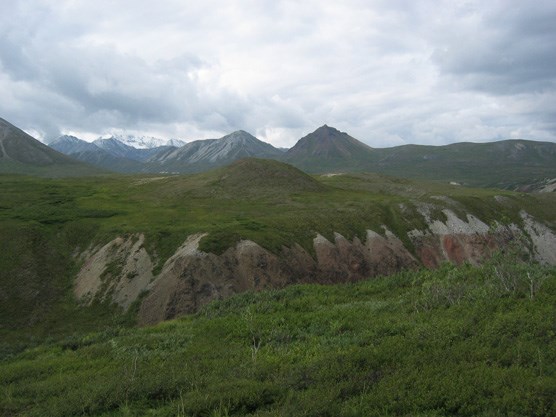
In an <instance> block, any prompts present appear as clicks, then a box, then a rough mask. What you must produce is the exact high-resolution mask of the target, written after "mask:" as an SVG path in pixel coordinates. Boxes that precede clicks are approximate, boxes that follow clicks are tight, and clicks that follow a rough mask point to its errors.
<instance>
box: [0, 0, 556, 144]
mask: <svg viewBox="0 0 556 417" xmlns="http://www.w3.org/2000/svg"><path fill="white" fill-rule="evenodd" d="M2 3H5V4H4V6H5V7H2V13H1V14H0V117H2V118H4V119H6V120H8V121H9V122H11V123H13V124H15V125H16V126H18V127H20V128H22V129H23V130H25V131H26V132H28V133H30V134H31V135H33V136H34V137H36V138H38V139H41V140H45V141H48V140H50V139H53V138H55V137H57V136H59V135H61V134H72V135H75V136H77V137H80V138H82V139H85V140H93V139H95V138H97V137H99V136H107V135H110V134H122V133H127V134H136V135H148V136H155V137H161V138H180V139H183V140H186V141H191V140H195V139H203V138H217V137H221V136H223V135H224V134H227V133H230V132H232V131H235V130H238V129H243V130H246V131H248V132H250V133H252V134H254V135H255V136H257V137H258V138H259V139H262V140H265V141H267V142H270V143H272V144H273V145H275V146H281V147H290V146H293V145H294V144H295V142H296V141H297V140H298V139H299V138H301V137H302V136H305V135H306V134H308V133H310V132H311V131H313V130H315V129H316V128H317V127H319V126H321V125H323V124H328V125H329V126H334V127H336V128H338V129H339V130H342V131H346V132H348V133H349V134H350V135H351V136H353V137H355V138H357V139H359V140H361V141H363V142H365V143H367V144H369V145H371V146H373V147H388V146H395V145H402V144H406V143H418V144H431V145H443V144H448V143H452V142H460V141H472V142H484V141H492V140H500V139H508V138H523V139H532V140H544V141H552V142H556V24H554V22H556V2H555V1H554V0H549V1H543V0H536V1H534V2H526V1H523V0H515V1H514V0H505V1H497V0H489V1H484V0H479V1H474V0H472V1H458V0H450V1H441V0H431V1H428V0H420V1H402V0H384V1H383V0H376V1H374V0H366V1H363V0H343V1H341V2H339V1H337V0H334V1H328V0H318V1H317V0H315V1H314V0H306V1H299V0H294V1H289V0H284V1H282V0H258V1H248V0H226V1H224V0H221V1H214V0H203V1H193V0H157V1H156V2H153V1H151V0H133V1H129V0H119V1H113V0H95V1H92V0H91V1H87V0H0V4H2Z"/></svg>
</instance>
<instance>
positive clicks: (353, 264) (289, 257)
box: [74, 210, 556, 325]
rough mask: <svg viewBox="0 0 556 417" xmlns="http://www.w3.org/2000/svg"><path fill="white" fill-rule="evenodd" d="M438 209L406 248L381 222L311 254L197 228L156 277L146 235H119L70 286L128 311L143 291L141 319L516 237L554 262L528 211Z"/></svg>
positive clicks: (415, 263) (430, 263) (92, 255)
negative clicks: (209, 248)
mask: <svg viewBox="0 0 556 417" xmlns="http://www.w3.org/2000/svg"><path fill="white" fill-rule="evenodd" d="M444 214H445V216H446V220H445V221H439V220H435V221H429V224H428V228H427V229H426V230H413V231H412V232H410V233H409V234H408V238H409V240H410V241H411V243H412V245H413V250H412V251H410V250H409V249H408V248H406V247H405V246H404V244H403V242H402V241H401V240H400V239H399V238H398V237H397V236H395V235H394V234H393V233H392V232H390V231H389V230H388V229H387V228H386V227H384V230H383V231H381V232H382V233H381V234H379V233H377V232H375V231H372V230H368V231H367V235H366V239H365V241H361V240H360V239H358V238H355V239H353V240H348V239H346V238H345V237H344V236H342V235H340V234H338V233H336V234H335V235H334V239H333V241H329V240H328V239H326V238H325V237H324V236H322V235H320V234H317V235H316V236H315V238H314V240H313V247H314V253H315V257H313V256H311V255H310V254H309V253H308V252H307V251H306V250H305V249H303V248H302V247H301V246H299V245H298V244H293V245H292V246H291V247H283V248H282V249H281V250H280V251H279V253H271V252H269V251H267V250H266V249H264V248H262V247H261V246H259V245H258V244H257V243H255V242H252V241H248V240H244V241H241V242H239V243H237V244H236V245H235V246H234V247H231V248H229V249H228V250H227V251H225V252H224V253H223V254H222V255H215V254H212V253H205V252H202V251H200V250H199V249H198V248H199V242H200V240H201V239H202V238H203V237H204V236H205V234H196V235H192V236H189V237H187V239H186V240H185V242H184V243H183V245H182V246H181V247H180V248H178V250H177V251H176V252H175V254H174V255H173V256H172V257H170V258H169V259H168V260H167V261H166V263H165V264H164V266H163V268H162V271H161V272H160V274H158V275H156V276H155V275H153V273H152V268H153V266H152V262H151V258H150V256H149V254H148V253H147V251H146V250H145V248H144V247H143V242H144V236H142V235H135V236H131V237H128V238H125V239H124V238H121V237H119V238H117V239H115V240H113V241H112V242H109V243H108V244H106V245H104V246H103V247H99V248H95V249H92V250H90V251H88V252H86V253H84V254H83V255H82V256H83V258H84V265H83V267H82V269H81V271H80V273H79V275H78V276H77V280H76V285H75V290H74V292H75V295H76V296H77V297H78V298H79V299H81V300H82V301H83V302H84V303H87V302H91V301H92V300H93V299H95V298H99V299H102V300H112V301H113V302H115V303H117V304H119V305H120V306H122V307H123V308H124V309H126V308H128V307H129V306H130V305H131V303H133V302H134V301H135V300H137V299H138V298H139V296H140V294H141V293H142V292H144V291H148V293H147V295H146V296H145V297H144V298H143V299H142V300H141V305H140V308H139V317H138V320H139V323H140V324H142V325H146V324H153V323H157V322H160V321H163V320H166V319H170V318H173V317H176V316H179V315H182V314H186V313H192V312H195V311H197V310H198V309H199V308H200V307H201V306H203V305H205V304H207V303H208V302H210V301H212V300H215V299H223V298H227V297H229V296H231V295H233V294H236V293H240V292H244V291H248V290H255V291H258V290H262V289H266V288H280V287H284V286H286V285H289V284H294V283H341V282H353V281H357V280H361V279H367V278H369V277H373V276H377V275H389V274H392V273H395V272H397V271H400V270H402V269H405V268H417V267H419V266H421V265H423V266H425V267H428V268H434V267H437V266H438V265H439V264H440V263H442V262H445V261H449V262H453V263H456V264H460V263H462V262H466V261H468V262H471V263H477V262H480V261H481V260H482V259H484V258H486V257H488V256H490V255H491V254H492V253H493V252H494V251H495V250H497V249H499V248H502V247H504V246H505V245H507V244H508V243H509V242H511V241H512V240H515V239H527V240H528V242H529V244H530V247H531V249H530V250H531V251H532V252H533V255H534V256H536V257H537V259H538V260H539V261H541V262H546V263H551V264H556V235H555V234H554V233H553V232H552V231H551V230H550V229H549V228H547V227H546V226H544V225H542V224H540V223H538V222H536V221H535V219H533V218H532V217H531V216H529V215H528V214H527V213H524V212H522V218H523V220H524V223H523V224H524V230H522V229H520V228H519V227H518V226H517V225H513V224H512V225H506V226H502V225H498V226H497V227H495V228H492V227H489V226H487V225H486V224H485V223H483V222H482V221H481V220H480V219H478V218H476V217H473V216H471V215H467V216H466V219H460V218H459V217H457V216H456V215H455V214H454V213H453V212H452V211H450V210H444Z"/></svg>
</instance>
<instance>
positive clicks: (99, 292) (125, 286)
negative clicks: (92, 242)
mask: <svg viewBox="0 0 556 417" xmlns="http://www.w3.org/2000/svg"><path fill="white" fill-rule="evenodd" d="M144 242H145V236H144V235H142V234H140V235H134V236H131V237H129V238H127V239H124V238H121V237H117V238H116V239H114V240H112V241H111V242H109V243H107V244H106V245H104V246H103V247H101V248H100V249H98V250H96V251H93V253H92V254H91V255H90V256H89V257H88V258H87V260H86V261H85V264H84V265H83V267H82V268H81V270H80V271H79V273H78V274H77V278H76V281H75V287H74V294H75V296H76V297H77V298H78V299H80V300H82V301H83V302H84V303H86V304H90V303H91V302H92V301H93V300H94V299H95V297H100V298H101V300H104V299H106V298H108V297H111V299H112V301H113V302H115V303H116V304H118V305H119V306H121V307H123V308H124V309H127V308H129V306H130V305H131V304H132V303H133V301H135V300H136V299H137V298H138V297H139V295H140V293H141V292H142V291H143V290H145V289H146V288H147V287H148V285H149V283H150V282H151V281H152V280H153V278H154V277H153V274H152V269H153V264H152V262H151V258H150V256H149V254H148V253H147V251H146V249H145V248H144V247H143V244H144ZM109 265H117V268H116V270H114V271H109V270H108V266H109Z"/></svg>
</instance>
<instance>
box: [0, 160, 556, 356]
mask: <svg viewBox="0 0 556 417" xmlns="http://www.w3.org/2000/svg"><path fill="white" fill-rule="evenodd" d="M497 195H502V196H505V202H504V203H503V204H501V203H497V202H496V200H495V198H494V197H495V196H497ZM437 196H444V197H448V198H449V200H446V201H448V202H446V201H444V200H438V198H436V197H437ZM554 200H555V199H554V196H553V195H524V194H517V193H510V192H504V191H501V190H488V189H481V190H474V189H469V188H466V187H457V186H447V185H444V184H435V183H424V182H414V181H409V180H404V179H396V178H391V177H386V176H382V175H376V174H351V175H341V176H334V177H326V176H314V177H310V176H308V175H306V174H304V173H302V172H301V171H298V170H297V169H295V168H293V167H289V166H287V165H285V164H282V163H279V162H276V161H264V160H252V161H247V163H246V162H240V163H236V164H234V165H232V166H230V167H227V168H222V169H219V170H215V171H212V172H209V173H204V174H198V175H188V176H168V177H160V176H105V177H97V178H79V179H72V178H63V179H45V178H33V177H22V176H0V250H1V251H2V253H4V254H7V256H2V257H0V283H1V285H0V336H1V338H2V340H3V341H4V342H5V344H8V345H10V346H13V344H12V342H15V341H18V342H19V341H21V339H22V338H23V339H25V343H31V344H32V343H35V341H36V340H40V339H41V338H45V337H55V336H57V335H58V334H59V333H60V331H59V329H64V330H63V331H64V332H65V331H80V330H86V331H90V330H93V329H95V328H98V327H99V326H100V324H99V323H102V322H103V320H108V321H117V320H120V319H119V318H117V317H119V315H120V312H118V310H117V309H115V308H114V307H110V306H97V307H96V309H95V308H92V307H91V308H82V307H80V306H79V305H78V304H77V303H76V301H75V300H74V299H73V297H72V294H71V289H72V285H73V279H74V277H75V274H76V272H77V271H78V269H79V268H80V263H81V262H82V261H81V260H80V259H81V258H79V257H78V255H79V254H80V253H82V252H83V251H85V250H86V249H87V248H90V247H93V246H95V245H99V244H105V243H106V242H108V241H110V240H112V239H113V238H115V237H116V236H122V235H126V234H134V233H144V234H145V236H146V243H145V245H146V247H147V249H148V251H149V253H151V254H152V255H153V256H154V261H155V262H156V263H157V266H156V268H155V273H156V272H157V271H158V270H160V268H161V266H162V265H163V263H164V261H165V260H166V259H167V258H168V257H169V256H170V255H171V254H173V253H174V251H175V250H176V249H177V248H178V247H179V245H180V244H181V243H182V242H183V241H184V240H185V238H186V237H187V236H188V235H190V234H193V233H199V232H203V233H204V232H206V233H208V235H207V237H205V238H204V239H203V240H202V241H201V249H202V250H204V251H207V252H214V253H221V252H223V251H224V250H226V249H227V248H228V247H230V246H232V245H234V244H235V243H236V242H237V241H238V240H240V239H250V240H253V241H255V242H257V243H258V244H260V245H261V246H263V247H265V248H267V249H268V250H270V251H274V252H276V251H278V250H280V248H281V247H282V246H291V245H293V244H294V243H299V244H301V245H302V246H303V247H304V248H305V249H306V250H308V251H309V253H312V251H313V247H312V240H313V238H314V237H315V235H316V233H317V232H318V233H321V234H323V235H324V236H325V237H327V238H328V239H333V233H334V232H338V233H341V234H342V235H344V236H345V237H347V238H349V239H351V238H353V237H355V236H358V237H360V238H364V237H365V231H366V230H367V229H373V230H375V231H377V232H379V233H382V232H383V229H382V225H386V226H387V227H388V228H389V229H390V230H392V231H393V232H395V233H396V234H397V235H398V236H400V238H402V239H403V240H404V241H405V244H406V245H407V246H408V247H409V248H411V242H410V241H409V240H408V238H407V232H408V231H409V230H412V229H414V228H425V226H426V224H425V223H424V219H423V217H422V216H421V215H420V214H419V213H418V211H417V206H418V205H419V204H433V205H434V206H435V207H436V209H435V211H433V216H436V217H437V218H440V219H442V218H443V216H444V215H443V213H442V212H441V209H442V208H445V207H448V208H450V209H451V210H454V211H456V213H460V215H465V214H466V213H471V214H474V215H476V216H477V217H479V218H480V219H482V220H483V221H485V222H488V223H490V222H494V221H495V220H501V219H502V220H503V219H506V220H507V221H515V222H520V221H521V220H520V217H519V211H520V210H521V209H525V210H526V211H528V212H529V213H530V214H532V215H533V216H535V217H536V218H538V219H541V220H543V221H545V222H546V223H547V224H548V225H552V226H554V225H555V224H556V213H555V212H554V210H553V207H554V203H555V201H554ZM101 311H102V312H103V313H102V314H101V313H100V312H101ZM99 315H102V316H103V317H104V319H103V320H99V319H97V317H98V316H99ZM126 320H127V322H130V323H132V322H133V319H132V318H130V317H128V318H126V319H125V320H124V321H126ZM6 349H11V348H6Z"/></svg>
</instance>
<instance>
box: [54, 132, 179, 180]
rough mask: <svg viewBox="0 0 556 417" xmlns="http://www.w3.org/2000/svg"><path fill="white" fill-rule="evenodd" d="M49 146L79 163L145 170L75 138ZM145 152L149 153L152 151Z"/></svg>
mask: <svg viewBox="0 0 556 417" xmlns="http://www.w3.org/2000/svg"><path fill="white" fill-rule="evenodd" d="M48 146H50V147H51V148H52V149H55V150H57V151H58V152H61V153H63V154H65V155H68V156H71V157H72V158H75V159H77V160H79V161H82V162H86V163H88V164H90V165H94V166H97V167H99V168H102V169H107V170H109V171H115V172H140V171H142V169H143V164H141V163H140V162H138V161H136V160H132V159H129V158H126V157H122V156H119V155H114V154H112V153H111V152H109V151H107V150H105V149H102V148H101V147H99V146H97V145H96V144H95V143H91V142H86V141H84V140H81V139H79V138H76V137H75V136H68V135H64V136H60V137H59V138H56V139H55V140H53V141H52V142H50V144H49V145H48ZM172 149H173V148H172ZM137 151H138V150H137ZM144 151H145V152H149V151H150V150H144Z"/></svg>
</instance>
